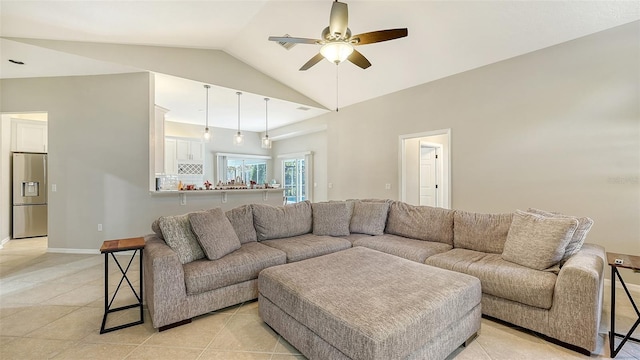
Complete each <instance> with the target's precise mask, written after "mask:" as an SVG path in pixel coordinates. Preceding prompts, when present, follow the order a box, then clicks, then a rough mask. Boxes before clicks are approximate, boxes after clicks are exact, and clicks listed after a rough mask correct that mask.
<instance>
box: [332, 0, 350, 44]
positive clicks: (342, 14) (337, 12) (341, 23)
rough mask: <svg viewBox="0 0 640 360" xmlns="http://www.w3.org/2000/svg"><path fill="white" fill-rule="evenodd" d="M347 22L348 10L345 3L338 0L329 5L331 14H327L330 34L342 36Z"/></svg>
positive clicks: (345, 31)
mask: <svg viewBox="0 0 640 360" xmlns="http://www.w3.org/2000/svg"><path fill="white" fill-rule="evenodd" d="M348 24H349V10H348V8H347V4H345V3H341V2H339V1H338V0H336V1H334V2H333V5H331V15H330V16H329V32H330V33H331V35H336V34H337V37H342V36H344V35H345V34H346V33H347V26H348Z"/></svg>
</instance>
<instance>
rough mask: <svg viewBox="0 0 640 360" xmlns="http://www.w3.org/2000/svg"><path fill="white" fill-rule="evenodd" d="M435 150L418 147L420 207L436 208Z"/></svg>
mask: <svg viewBox="0 0 640 360" xmlns="http://www.w3.org/2000/svg"><path fill="white" fill-rule="evenodd" d="M436 159H437V158H436V148H434V147H427V146H420V205H426V206H437V204H438V191H437V190H436V189H437V185H436V179H437V178H438V177H437V174H436Z"/></svg>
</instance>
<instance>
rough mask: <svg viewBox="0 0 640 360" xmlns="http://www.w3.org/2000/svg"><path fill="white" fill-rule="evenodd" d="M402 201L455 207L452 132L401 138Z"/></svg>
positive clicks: (431, 132) (425, 133) (412, 135)
mask: <svg viewBox="0 0 640 360" xmlns="http://www.w3.org/2000/svg"><path fill="white" fill-rule="evenodd" d="M399 144H400V150H399V154H400V169H399V170H400V171H399V174H400V200H401V201H403V202H406V203H409V204H412V205H425V206H433V207H442V208H450V207H451V186H450V181H451V170H450V169H451V161H450V153H451V150H450V144H451V129H444V130H436V131H429V132H423V133H415V134H406V135H400V139H399Z"/></svg>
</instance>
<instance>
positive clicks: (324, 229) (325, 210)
mask: <svg viewBox="0 0 640 360" xmlns="http://www.w3.org/2000/svg"><path fill="white" fill-rule="evenodd" d="M311 210H312V211H313V234H314V235H328V236H346V235H349V220H350V217H349V213H350V211H349V206H348V205H347V203H346V202H344V201H340V202H323V203H313V204H311Z"/></svg>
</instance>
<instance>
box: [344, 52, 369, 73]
mask: <svg viewBox="0 0 640 360" xmlns="http://www.w3.org/2000/svg"><path fill="white" fill-rule="evenodd" d="M347 60H349V61H351V62H352V63H354V64H356V65H358V66H359V67H361V68H363V69H366V68H368V67H369V66H371V63H370V62H369V60H367V58H366V57H364V55H362V54H360V52H359V51H358V50H353V52H352V53H351V55H349V57H348V58H347Z"/></svg>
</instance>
